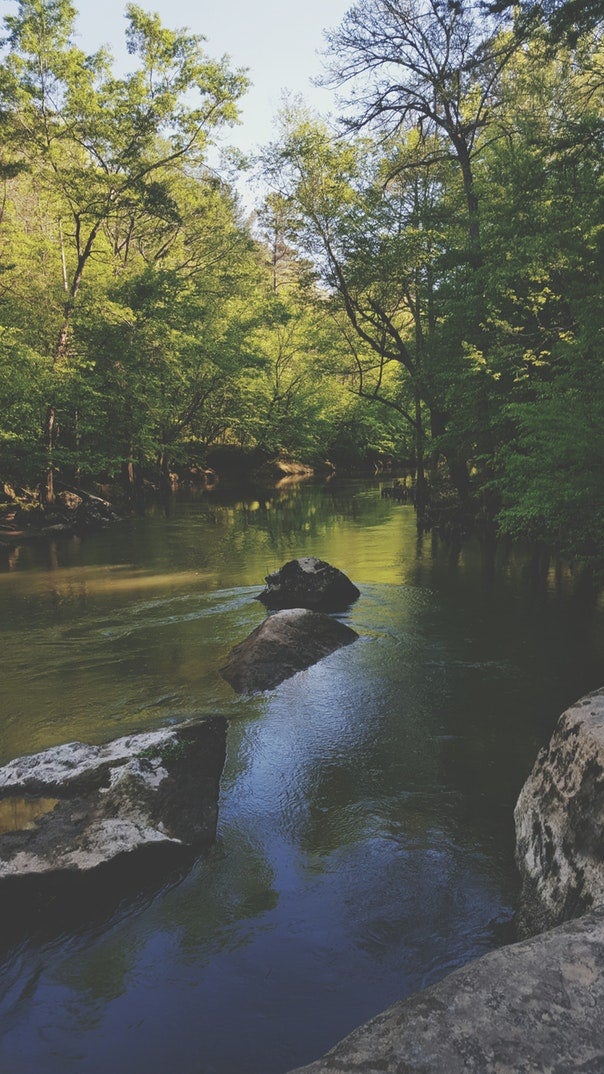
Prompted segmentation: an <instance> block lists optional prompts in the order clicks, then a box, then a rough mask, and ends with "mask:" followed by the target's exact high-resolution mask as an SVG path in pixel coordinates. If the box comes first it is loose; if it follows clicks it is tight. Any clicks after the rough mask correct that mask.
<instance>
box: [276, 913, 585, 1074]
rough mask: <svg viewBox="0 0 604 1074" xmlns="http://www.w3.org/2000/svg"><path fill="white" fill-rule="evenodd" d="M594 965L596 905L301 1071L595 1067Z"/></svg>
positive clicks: (485, 1073)
mask: <svg viewBox="0 0 604 1074" xmlns="http://www.w3.org/2000/svg"><path fill="white" fill-rule="evenodd" d="M602 966H604V914H603V913H602V911H599V912H595V913H593V914H590V915H587V916H586V917H583V918H581V920H579V921H574V922H572V923H570V924H566V925H564V926H561V927H560V928H558V929H555V930H552V931H551V932H548V933H545V934H543V935H541V936H538V937H534V938H533V939H531V940H525V941H524V942H523V943H520V944H514V945H513V946H511V947H504V948H501V949H500V950H499V951H494V952H493V953H492V954H490V955H485V956H484V958H481V959H478V960H477V961H475V962H472V963H470V964H469V965H468V966H464V967H463V969H460V970H457V971H456V972H455V973H452V974H451V975H450V976H448V977H445V979H444V980H443V981H441V982H440V983H439V984H436V985H434V986H433V987H432V988H428V989H427V990H426V991H424V992H419V993H418V994H417V995H415V996H412V997H411V999H408V1000H405V1001H403V1002H401V1003H397V1004H396V1005H395V1006H394V1007H391V1008H390V1009H389V1010H387V1011H385V1012H384V1013H383V1014H380V1015H378V1016H377V1017H376V1018H374V1019H373V1020H372V1021H370V1022H368V1023H367V1024H366V1025H364V1026H362V1027H361V1028H360V1029H357V1030H355V1032H354V1033H352V1034H351V1035H350V1036H349V1037H347V1038H346V1039H345V1040H343V1041H342V1042H341V1043H340V1044H338V1045H336V1047H335V1048H333V1050H332V1051H330V1052H328V1054H327V1055H326V1056H324V1058H323V1059H319V1060H318V1061H317V1062H315V1063H311V1064H310V1066H306V1067H304V1068H303V1070H304V1074H328V1072H329V1074H353V1072H358V1074H361V1072H362V1074H529V1072H530V1074H577V1072H578V1071H582V1072H584V1074H600V1072H601V1071H603V1070H604V1019H603V1018H602V1010H603V1004H604V974H603V973H602ZM297 1074H302V1068H301V1069H300V1070H299V1071H297Z"/></svg>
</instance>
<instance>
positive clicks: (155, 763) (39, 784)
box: [0, 717, 226, 892]
mask: <svg viewBox="0 0 604 1074" xmlns="http://www.w3.org/2000/svg"><path fill="white" fill-rule="evenodd" d="M225 742H226V722H225V721H224V720H223V719H222V718H220V717H214V718H211V719H208V720H204V721H201V722H199V723H191V724H185V725H182V726H181V727H175V728H170V729H165V730H161V731H154V732H149V733H146V734H141V735H130V736H127V737H126V738H121V739H118V740H116V741H115V742H111V743H109V744H108V745H106V746H86V745H83V744H82V743H80V742H71V743H68V744H67V745H63V746H58V747H56V748H55V749H49V750H45V751H44V752H42V753H38V754H34V755H32V756H29V757H21V758H19V759H18V760H16V761H12V762H11V763H10V764H8V765H6V766H5V767H4V768H2V769H0V833H1V834H0V892H2V889H3V887H4V886H5V885H10V886H11V888H12V889H14V887H15V884H16V883H17V882H19V881H27V882H28V884H29V886H30V887H31V882H32V880H37V881H38V882H39V883H40V884H43V882H44V881H45V880H46V879H48V878H53V879H54V880H56V878H57V876H62V877H69V876H70V875H76V874H82V873H90V872H92V871H94V870H96V869H98V868H100V867H101V866H106V865H108V864H109V863H111V862H119V861H124V859H126V858H128V857H134V856H136V855H137V854H139V853H140V852H142V851H144V852H145V854H146V855H147V856H148V853H149V852H150V851H151V852H157V851H159V850H161V851H166V850H168V851H169V853H170V856H171V857H177V856H178V855H179V854H180V855H183V854H185V853H186V852H188V851H190V850H191V849H192V848H201V847H203V846H206V845H209V844H210V843H211V842H212V841H213V840H214V838H215V832H216V821H217V815H218V804H217V803H218V789H219V780H220V774H221V772H222V767H223V764H224V757H225Z"/></svg>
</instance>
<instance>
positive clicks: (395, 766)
mask: <svg viewBox="0 0 604 1074" xmlns="http://www.w3.org/2000/svg"><path fill="white" fill-rule="evenodd" d="M299 554H314V555H317V556H320V557H321V558H324V559H327V560H329V561H330V562H332V563H334V564H335V565H336V566H338V567H340V568H342V569H343V570H345V571H346V573H347V574H349V575H350V576H351V578H352V579H353V581H354V582H356V583H357V584H358V585H359V586H360V588H361V597H360V599H359V601H358V602H357V603H356V604H355V605H354V606H353V608H352V609H351V610H350V612H349V613H347V614H346V615H345V616H342V619H343V620H344V621H346V622H348V623H349V624H350V625H351V626H352V627H353V628H354V629H355V630H356V631H357V632H358V633H359V634H360V635H361V639H360V640H359V641H358V642H357V643H356V644H355V645H354V646H351V647H349V648H346V649H342V650H339V651H338V652H336V653H333V654H332V655H331V656H330V657H328V658H327V659H326V660H324V661H322V662H321V663H319V664H317V665H316V666H315V667H314V668H310V669H308V670H307V671H305V672H302V673H301V674H299V675H296V676H295V677H294V678H292V679H290V680H288V681H287V682H285V683H283V684H282V685H281V686H280V687H278V688H277V689H276V690H275V691H274V692H272V693H270V694H266V695H261V696H259V697H254V698H239V697H236V696H235V695H234V694H233V693H232V691H231V690H230V688H229V687H228V686H227V684H226V683H224V682H223V681H222V679H221V678H220V676H219V674H218V670H217V669H218V668H219V667H220V666H221V665H222V663H223V662H224V659H225V657H226V654H227V652H228V650H229V649H230V647H231V646H232V645H233V644H234V643H235V642H236V641H239V640H241V639H242V638H243V637H245V636H246V635H247V634H248V633H249V631H250V630H251V629H253V627H255V626H256V625H257V624H258V623H259V622H260V621H261V619H262V617H263V616H264V614H265V613H264V609H263V608H262V606H261V605H259V604H258V602H256V601H254V600H252V599H251V598H252V597H253V595H254V594H255V593H257V592H258V591H259V589H260V588H261V585H262V581H263V578H264V576H265V575H266V574H267V573H269V572H270V571H272V570H274V569H275V568H276V567H278V566H280V565H281V564H282V563H283V562H285V561H286V560H287V559H289V558H291V557H292V556H294V555H299ZM4 567H5V571H4V573H3V574H2V573H0V610H1V618H0V636H1V639H2V651H3V676H2V681H1V684H0V691H1V695H2V724H1V727H2V737H1V740H0V752H1V754H2V757H3V759H8V758H9V757H12V756H15V755H17V754H20V753H23V752H26V751H28V750H32V749H40V748H43V747H45V746H47V745H50V744H51V743H54V742H58V741H66V740H68V739H73V738H81V739H85V740H88V741H101V740H103V739H107V738H109V737H113V736H114V735H117V734H123V733H125V732H126V731H128V730H131V729H138V728H144V727H151V726H157V725H160V724H165V723H166V722H169V721H171V720H175V719H180V718H182V717H183V716H189V715H194V714H197V713H200V712H203V713H210V712H221V713H224V714H225V715H227V716H228V717H229V718H230V720H231V723H230V729H229V745H228V759H227V766H226V769H225V775H224V778H223V786H222V793H221V806H220V816H219V831H218V836H219V838H218V844H217V846H216V847H214V849H213V850H212V851H211V852H210V854H209V855H208V857H207V858H204V859H203V860H200V861H198V862H197V864H196V865H195V867H194V868H193V869H192V870H191V871H190V872H189V873H188V875H187V876H186V877H185V878H183V879H182V880H181V882H180V883H177V884H171V885H170V886H169V887H168V888H166V890H164V891H163V892H161V893H159V894H157V895H156V896H155V897H154V898H152V899H151V900H147V901H146V902H144V903H141V904H138V903H137V904H130V905H128V904H127V905H126V906H125V907H123V908H122V909H121V910H120V911H119V912H118V913H116V914H115V916H114V918H113V919H112V921H111V922H110V924H109V925H108V926H107V927H105V928H104V929H103V930H101V931H99V930H98V929H95V928H92V927H91V928H90V929H85V928H81V927H80V928H78V929H74V930H73V931H72V932H71V933H70V934H68V935H66V936H65V939H64V942H54V943H52V944H49V945H44V944H41V943H40V944H37V943H31V944H29V945H26V946H25V947H22V948H20V949H18V950H16V951H15V952H14V953H13V954H12V956H11V957H10V958H9V959H8V960H7V962H6V964H5V966H4V968H3V977H2V981H3V984H2V991H1V993H0V1022H1V1024H0V1069H1V1070H7V1071H11V1072H15V1074H29V1072H30V1071H31V1072H32V1074H33V1072H34V1071H36V1072H37V1071H40V1070H44V1072H45V1074H55V1072H56V1074H59V1072H60V1074H93V1072H94V1074H96V1072H98V1074H106V1071H108V1070H111V1071H112V1072H115V1074H122V1072H123V1074H165V1072H166V1071H167V1070H172V1069H174V1070H178V1071H179V1074H202V1072H203V1074H233V1072H234V1071H237V1072H238V1074H271V1072H272V1074H280V1072H284V1071H286V1070H288V1069H290V1068H292V1067H294V1066H296V1065H298V1064H300V1063H302V1062H305V1061H308V1060H310V1059H312V1058H313V1057H315V1056H316V1055H318V1054H320V1053H321V1052H322V1051H324V1050H325V1049H326V1048H327V1047H328V1046H330V1045H331V1044H333V1043H334V1042H335V1040H336V1039H337V1038H339V1037H341V1036H342V1035H343V1034H344V1033H345V1032H347V1031H348V1030H350V1029H351V1028H352V1026H354V1025H355V1024H358V1023H359V1022H360V1021H362V1020H364V1019H366V1018H367V1017H369V1016H370V1015H371V1014H373V1013H375V1012H376V1011H377V1010H380V1009H382V1008H383V1007H385V1006H386V1005H388V1004H389V1003H390V1002H392V1001H394V1000H395V999H398V998H400V997H401V996H403V995H406V994H408V993H409V992H410V991H413V990H415V989H417V988H420V987H422V986H424V985H426V984H429V983H431V982H433V981H435V980H437V979H438V978H439V977H441V976H442V975H443V974H444V973H446V972H447V971H448V970H450V969H452V968H454V967H455V966H457V965H459V964H461V963H462V962H464V961H466V960H467V959H469V958H471V957H474V956H475V955H478V954H480V953H482V952H484V951H486V950H488V949H490V948H491V947H493V946H495V945H497V944H498V943H499V942H502V937H503V936H504V935H505V926H506V922H509V920H510V918H511V915H512V913H513V906H514V900H515V897H516V879H515V873H514V868H513V860H512V849H513V847H512V824H511V810H512V806H513V802H514V799H515V797H516V795H517V793H518V789H519V787H520V785H521V783H522V781H523V779H524V778H525V776H526V773H527V771H528V769H529V768H530V766H531V764H532V761H533V759H534V755H535V753H536V751H537V749H538V747H539V746H540V745H541V744H542V742H543V741H544V740H545V739H546V738H547V737H548V735H549V733H550V731H551V728H552V726H553V724H554V722H555V719H556V718H557V715H558V713H559V712H560V711H561V710H562V708H563V707H564V706H565V705H566V704H567V703H568V702H570V701H571V700H573V699H574V698H575V697H577V696H579V695H580V694H581V693H583V692H585V691H586V690H588V689H592V688H594V687H595V686H597V685H599V683H600V680H601V678H602V663H601V653H602V640H603V620H604V614H603V609H602V607H601V605H598V604H597V602H596V600H595V598H594V597H593V594H591V593H590V592H589V591H588V590H587V589H586V590H585V591H581V586H580V585H579V584H578V581H577V580H576V579H574V578H573V577H572V576H571V575H570V574H568V573H567V572H565V571H564V570H563V569H562V568H561V567H559V566H556V565H550V564H546V563H538V564H532V563H531V562H530V560H528V559H527V558H526V556H524V555H523V554H522V553H521V552H519V551H509V550H508V551H506V550H504V549H500V550H498V552H497V557H496V558H494V557H493V555H492V554H491V553H488V552H485V551H483V550H481V549H480V547H479V546H477V545H468V546H467V547H464V548H463V549H461V550H457V551H452V550H451V549H449V548H447V547H443V546H440V545H438V543H436V542H434V541H433V539H432V537H430V536H427V537H424V539H423V540H420V541H418V539H417V535H416V531H415V524H414V517H413V512H412V509H411V508H410V507H407V506H402V507H401V506H400V505H397V504H393V503H392V502H391V501H386V500H382V499H381V497H380V494H379V486H378V485H377V484H376V483H374V484H371V483H368V482H337V481H332V482H330V483H329V484H328V485H326V486H318V485H315V484H312V483H311V484H306V483H305V484H304V485H295V486H292V487H286V488H284V489H279V490H276V491H275V492H274V493H271V494H270V495H267V496H266V498H264V499H261V498H260V497H259V496H258V494H253V495H250V496H249V498H248V499H246V498H241V499H239V500H238V501H236V502H233V501H231V500H229V498H228V496H227V495H226V494H225V493H224V491H223V490H217V491H216V493H210V494H207V495H205V496H202V497H200V498H198V499H186V500H185V499H183V500H181V501H177V502H176V503H175V505H174V511H173V513H172V515H171V517H170V518H169V519H165V518H163V517H160V516H159V515H158V517H155V518H154V517H152V518H148V519H145V520H141V519H137V520H133V521H128V522H125V523H122V524H120V525H118V526H115V527H114V528H112V529H111V530H109V531H107V532H105V533H103V534H100V535H98V536H94V537H89V538H87V539H86V540H81V541H78V540H75V539H73V540H64V541H61V542H58V541H57V542H55V543H54V544H53V545H51V546H42V545H40V546H33V545H32V546H28V547H26V546H23V547H22V548H21V549H20V550H19V551H18V554H17V553H11V557H10V562H9V558H8V556H6V557H5V563H4Z"/></svg>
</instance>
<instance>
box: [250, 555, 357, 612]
mask: <svg viewBox="0 0 604 1074" xmlns="http://www.w3.org/2000/svg"><path fill="white" fill-rule="evenodd" d="M265 581H266V588H265V589H263V590H262V592H261V593H259V594H258V597H257V598H256V599H257V600H261V601H262V603H263V604H265V605H266V606H267V608H310V609H311V610H315V611H323V612H338V611H343V610H344V609H345V608H347V607H348V606H349V605H350V604H352V602H353V601H355V600H356V599H357V597H358V596H359V595H360V593H359V590H358V589H357V587H356V586H355V585H353V583H352V582H351V581H350V578H348V577H347V576H346V575H345V574H344V573H343V572H342V571H340V570H338V568H337V567H332V566H331V564H330V563H326V562H325V560H323V559H316V558H315V557H314V556H304V557H302V558H301V559H292V560H290V561H289V563H286V564H285V565H284V566H283V567H280V568H279V570H278V571H274V573H273V574H268V575H267V576H266V579H265Z"/></svg>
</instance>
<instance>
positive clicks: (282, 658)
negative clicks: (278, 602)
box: [220, 608, 358, 694]
mask: <svg viewBox="0 0 604 1074" xmlns="http://www.w3.org/2000/svg"><path fill="white" fill-rule="evenodd" d="M357 638H358V634H357V633H356V632H355V631H354V630H351V629H350V627H347V626H345V625H344V623H340V622H338V620H337V619H331V618H330V617H329V616H328V615H323V614H322V613H321V612H311V611H308V610H305V609H303V608H291V609H288V610H285V611H281V612H276V613H275V614H274V615H269V617H268V618H267V619H265V620H264V622H263V623H261V624H260V626H259V627H257V628H256V630H254V631H252V633H251V634H250V635H249V637H247V638H246V639H245V641H242V642H240V644H239V645H235V647H234V648H233V649H231V651H230V653H229V657H228V660H227V662H226V664H225V665H224V667H222V668H221V669H220V674H221V675H222V677H223V678H224V679H226V681H227V682H228V683H230V685H231V686H232V687H233V689H234V690H236V691H237V693H240V694H253V693H257V692H259V691H260V690H271V689H272V688H273V687H274V686H277V685H278V684H279V683H280V682H283V680H284V679H288V678H289V677H290V676H291V675H295V673H296V672H297V671H302V670H303V669H304V668H307V667H310V666H311V664H316V662H317V661H318V660H321V658H322V657H324V656H327V655H328V654H329V653H332V652H334V651H335V650H336V649H340V648H341V647H342V646H343V645H350V643H351V642H353V641H356V640H357Z"/></svg>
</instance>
